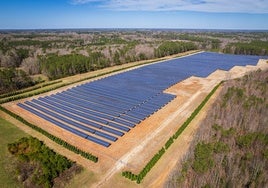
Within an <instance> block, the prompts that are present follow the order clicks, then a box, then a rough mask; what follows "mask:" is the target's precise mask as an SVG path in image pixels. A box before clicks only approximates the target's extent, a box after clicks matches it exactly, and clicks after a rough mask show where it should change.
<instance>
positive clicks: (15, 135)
mask: <svg viewBox="0 0 268 188" xmlns="http://www.w3.org/2000/svg"><path fill="white" fill-rule="evenodd" d="M0 130H1V131H0V143H1V144H0V187H22V186H21V185H20V184H19V183H18V182H17V181H16V180H15V179H14V175H12V167H13V166H12V165H13V164H12V161H13V157H12V156H11V155H10V154H9V152H8V150H7V144H8V143H12V142H15V141H16V140H18V139H19V138H22V137H25V136H29V135H28V134H26V133H24V132H23V131H21V130H20V129H19V128H17V127H16V126H15V125H13V124H11V123H9V122H7V121H6V120H4V119H2V118H0Z"/></svg>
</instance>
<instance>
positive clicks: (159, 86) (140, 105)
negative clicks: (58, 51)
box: [18, 52, 267, 147]
mask: <svg viewBox="0 0 268 188" xmlns="http://www.w3.org/2000/svg"><path fill="white" fill-rule="evenodd" d="M260 58H263V57H259V56H241V55H226V54H219V53H212V52H203V53H198V54H195V55H191V56H187V57H182V58H177V59H172V60H168V61H165V62H161V63H157V64H152V65H147V66H143V67H140V68H137V69H134V70H130V71H127V72H124V73H120V74H116V75H112V76H109V77H105V78H101V79H98V80H96V81H93V82H89V83H85V84H81V85H79V86H76V87H73V88H71V89H67V90H66V91H63V92H61V93H57V94H53V95H50V96H46V97H42V98H39V99H38V100H35V99H33V100H32V101H26V102H25V104H26V105H24V104H18V105H19V106H21V107H22V108H24V109H26V110H28V111H30V112H32V113H34V114H36V115H38V116H40V117H41V118H43V119H46V120H48V121H50V122H52V123H53V122H54V123H55V125H57V126H63V127H64V128H65V129H66V130H69V131H73V132H75V133H74V134H77V135H79V136H81V137H83V138H86V139H88V140H90V141H93V142H95V143H98V144H100V145H102V146H105V147H108V146H109V145H110V143H109V142H106V141H104V140H101V139H99V138H97V137H102V138H104V139H105V140H110V141H116V140H117V136H123V135H124V134H125V133H126V132H128V131H129V130H130V129H132V128H133V127H135V126H136V125H137V124H138V123H140V122H141V121H142V120H144V119H145V118H147V117H149V116H150V115H151V114H153V113H154V112H156V111H158V110H159V109H161V108H162V107H163V106H165V105H166V104H167V103H169V102H170V101H171V100H173V99H174V98H175V97H176V96H174V95H171V94H165V93H163V91H164V90H165V89H167V88H169V87H171V86H172V85H174V84H176V83H178V82H180V81H182V80H184V79H186V78H188V77H190V76H198V77H207V76H208V75H209V74H211V73H212V72H214V71H215V70H217V69H221V70H229V69H231V68H232V67H233V66H235V65H239V66H245V65H256V64H257V62H258V59H260ZM265 58H267V57H265ZM30 106H31V107H30ZM48 109H49V110H48ZM39 111H42V112H39ZM51 117H53V118H51ZM57 120H59V121H57ZM61 121H62V122H66V123H67V124H70V125H72V126H74V127H75V129H73V128H72V127H70V126H67V127H66V125H64V124H62V123H61ZM84 124H85V125H87V126H85V125H84ZM79 130H83V131H87V132H89V134H93V135H97V137H96V138H95V137H93V136H91V135H87V134H84V132H83V131H79ZM77 131H78V132H77ZM112 135H116V136H112ZM96 139H97V140H96Z"/></svg>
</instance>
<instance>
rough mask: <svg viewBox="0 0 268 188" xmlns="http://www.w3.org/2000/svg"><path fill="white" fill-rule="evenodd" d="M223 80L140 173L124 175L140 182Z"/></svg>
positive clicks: (125, 173)
mask: <svg viewBox="0 0 268 188" xmlns="http://www.w3.org/2000/svg"><path fill="white" fill-rule="evenodd" d="M222 83H223V82H220V83H219V84H217V85H216V86H215V87H214V88H213V89H212V90H211V91H210V93H209V94H208V95H207V96H206V98H205V99H204V100H203V101H202V102H201V103H200V104H199V106H198V107H197V108H196V109H195V110H194V111H193V113H192V114H191V115H190V116H189V117H188V118H187V120H186V121H185V122H184V123H183V124H182V126H180V128H179V129H178V130H177V131H176V132H175V133H174V134H173V135H172V136H171V137H170V138H169V139H168V140H167V142H166V143H165V146H163V147H162V148H161V149H160V150H159V151H158V152H157V153H156V154H155V155H154V156H153V158H151V160H150V161H149V162H148V163H147V164H146V165H145V167H144V168H143V169H142V170H141V171H140V172H139V174H134V173H132V172H130V171H123V172H122V176H124V177H125V178H128V179H130V180H131V181H136V183H137V184H140V183H141V181H142V180H143V178H144V177H145V176H146V175H147V174H148V172H150V170H151V169H152V168H153V167H154V165H155V164H156V163H157V162H158V160H159V159H160V158H161V157H162V156H163V155H164V153H165V151H167V150H168V148H169V147H170V146H171V145H172V144H173V143H174V140H176V139H177V138H178V137H179V135H181V133H182V132H183V131H184V130H185V128H186V127H187V126H188V125H189V124H190V123H191V121H192V120H193V119H194V118H195V116H196V115H197V114H198V113H199V112H200V110H201V109H202V108H203V107H204V106H205V104H206V103H207V102H208V100H209V99H210V97H211V96H212V95H213V94H214V93H215V92H216V90H217V89H218V88H219V86H220V85H221V84H222Z"/></svg>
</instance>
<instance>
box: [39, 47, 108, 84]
mask: <svg viewBox="0 0 268 188" xmlns="http://www.w3.org/2000/svg"><path fill="white" fill-rule="evenodd" d="M107 66H109V64H108V62H107V60H106V59H105V58H104V56H103V54H102V53H100V52H93V53H91V54H90V55H89V57H86V56H84V55H81V54H69V55H63V56H58V55H56V54H53V55H50V56H49V57H44V58H41V67H42V68H41V69H42V72H43V73H44V74H45V75H47V76H48V78H49V79H51V80H54V79H58V78H63V77H66V76H71V75H75V74H81V73H85V72H88V71H94V70H98V69H102V68H105V67H107Z"/></svg>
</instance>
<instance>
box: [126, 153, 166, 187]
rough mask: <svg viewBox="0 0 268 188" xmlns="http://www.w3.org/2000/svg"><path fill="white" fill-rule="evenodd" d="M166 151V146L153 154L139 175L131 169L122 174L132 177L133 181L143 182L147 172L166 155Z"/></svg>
mask: <svg viewBox="0 0 268 188" xmlns="http://www.w3.org/2000/svg"><path fill="white" fill-rule="evenodd" d="M165 151H166V150H165V148H162V149H160V150H159V151H158V153H156V154H155V155H154V156H153V158H152V159H151V160H150V161H149V162H148V163H147V164H146V166H145V167H144V168H143V169H142V171H140V173H139V174H138V175H136V174H133V173H132V172H130V171H124V172H122V176H124V177H125V178H128V179H130V180H131V181H136V182H137V183H138V184H139V183H141V181H142V180H143V178H144V177H145V176H146V175H147V173H148V172H150V170H151V169H152V168H153V167H154V165H155V164H156V163H157V161H158V160H159V159H160V158H161V157H162V156H163V155H164V153H165Z"/></svg>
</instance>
